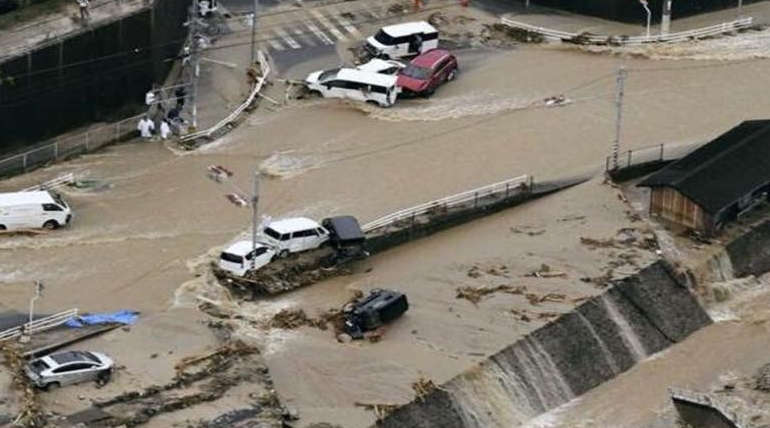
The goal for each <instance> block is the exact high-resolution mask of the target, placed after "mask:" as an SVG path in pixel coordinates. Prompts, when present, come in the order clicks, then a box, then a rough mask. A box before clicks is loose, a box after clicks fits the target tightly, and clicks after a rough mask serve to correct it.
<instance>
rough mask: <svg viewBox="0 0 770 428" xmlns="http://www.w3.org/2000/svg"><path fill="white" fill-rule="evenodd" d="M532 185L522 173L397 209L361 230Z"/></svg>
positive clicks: (368, 230)
mask: <svg viewBox="0 0 770 428" xmlns="http://www.w3.org/2000/svg"><path fill="white" fill-rule="evenodd" d="M531 186H532V177H531V176H529V175H522V176H519V177H516V178H512V179H510V180H505V181H501V182H499V183H494V184H490V185H487V186H483V187H479V188H477V189H473V190H469V191H467V192H462V193H458V194H456V195H452V196H448V197H446V198H442V199H438V200H435V201H431V202H426V203H424V204H420V205H417V206H414V207H411V208H406V209H403V210H400V211H396V212H394V213H391V214H388V215H386V216H384V217H380V218H378V219H376V220H373V221H371V222H369V223H366V224H365V225H363V226H362V227H361V230H362V231H363V232H364V233H371V232H373V231H375V230H377V229H381V228H384V227H387V226H391V225H393V224H395V223H398V222H399V221H403V220H412V221H414V219H415V217H417V216H420V215H423V214H428V213H431V212H436V211H437V210H448V209H450V208H454V207H458V206H461V205H465V204H468V203H469V202H473V203H474V205H476V204H478V202H479V201H480V200H481V199H483V198H485V197H490V196H498V197H504V198H507V197H510V196H513V195H516V194H519V193H521V192H523V191H526V190H527V189H529V188H531Z"/></svg>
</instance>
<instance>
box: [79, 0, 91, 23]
mask: <svg viewBox="0 0 770 428" xmlns="http://www.w3.org/2000/svg"><path fill="white" fill-rule="evenodd" d="M77 2H78V6H80V21H81V22H86V21H87V20H88V19H89V18H90V17H91V12H90V11H89V10H88V0H77Z"/></svg>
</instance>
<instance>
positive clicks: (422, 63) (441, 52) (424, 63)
mask: <svg viewBox="0 0 770 428" xmlns="http://www.w3.org/2000/svg"><path fill="white" fill-rule="evenodd" d="M450 55H451V53H449V51H448V50H446V49H431V50H429V51H428V52H425V53H424V54H422V55H419V56H417V57H416V58H414V59H413V60H412V61H411V63H410V64H413V65H416V66H418V67H428V68H431V67H433V66H434V65H436V63H438V62H439V61H441V60H443V59H444V58H446V57H448V56H450Z"/></svg>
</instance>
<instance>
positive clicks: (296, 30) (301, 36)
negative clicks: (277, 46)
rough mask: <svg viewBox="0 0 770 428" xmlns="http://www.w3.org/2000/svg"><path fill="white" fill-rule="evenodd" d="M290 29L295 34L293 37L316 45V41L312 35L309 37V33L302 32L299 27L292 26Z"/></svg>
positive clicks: (307, 43)
mask: <svg viewBox="0 0 770 428" xmlns="http://www.w3.org/2000/svg"><path fill="white" fill-rule="evenodd" d="M291 31H292V32H293V33H294V34H295V37H296V38H298V39H299V40H302V42H303V43H305V44H306V45H310V46H318V43H316V42H315V41H314V40H313V38H312V37H310V34H307V33H304V32H302V30H300V29H299V28H296V27H295V28H292V29H291Z"/></svg>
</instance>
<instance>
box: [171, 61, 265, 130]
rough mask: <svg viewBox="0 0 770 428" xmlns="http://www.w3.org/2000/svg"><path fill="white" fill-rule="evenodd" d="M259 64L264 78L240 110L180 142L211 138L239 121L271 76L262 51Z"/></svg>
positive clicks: (256, 85) (255, 86) (253, 89)
mask: <svg viewBox="0 0 770 428" xmlns="http://www.w3.org/2000/svg"><path fill="white" fill-rule="evenodd" d="M257 63H258V64H259V65H260V67H261V68H262V76H261V77H260V78H259V79H258V80H257V81H256V82H255V83H254V87H253V88H252V90H251V93H250V94H249V97H248V98H246V101H245V102H244V103H243V104H241V105H239V106H238V108H236V109H235V110H234V111H233V112H232V113H230V114H229V115H228V116H227V117H226V118H224V119H222V120H220V121H219V122H218V123H217V124H216V125H214V126H212V127H211V128H208V129H204V130H202V131H198V132H194V133H192V134H187V135H185V136H183V137H182V138H180V140H182V141H190V140H194V139H196V138H200V137H210V136H211V134H213V133H215V132H217V131H218V130H220V129H222V127H223V126H225V125H227V124H228V123H230V122H233V121H234V120H235V119H237V118H238V116H240V115H241V113H243V111H244V110H246V108H248V107H249V105H251V103H253V102H254V98H256V97H257V95H258V94H259V92H260V91H261V90H262V87H264V86H265V82H267V75H268V74H270V63H269V62H268V60H267V57H266V56H265V54H264V53H263V52H262V51H257Z"/></svg>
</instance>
